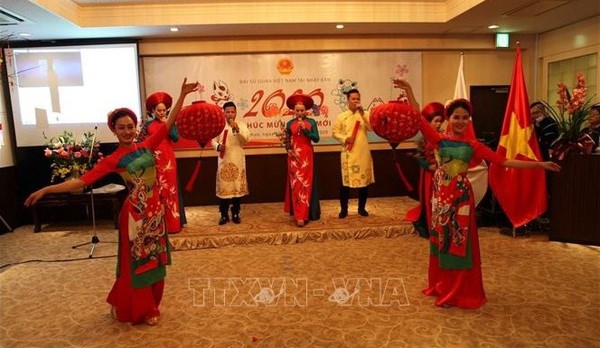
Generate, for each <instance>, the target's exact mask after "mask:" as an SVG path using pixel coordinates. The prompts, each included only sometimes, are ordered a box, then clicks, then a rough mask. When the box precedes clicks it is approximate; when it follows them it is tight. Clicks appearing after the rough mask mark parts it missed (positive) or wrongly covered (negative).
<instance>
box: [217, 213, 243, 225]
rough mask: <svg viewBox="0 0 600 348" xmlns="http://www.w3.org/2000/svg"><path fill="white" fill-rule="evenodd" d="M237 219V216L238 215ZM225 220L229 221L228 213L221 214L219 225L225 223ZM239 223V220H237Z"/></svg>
mask: <svg viewBox="0 0 600 348" xmlns="http://www.w3.org/2000/svg"><path fill="white" fill-rule="evenodd" d="M238 220H239V217H238ZM227 222H229V215H224V214H221V218H220V219H219V225H225V224H226V223H227ZM234 222H235V220H234ZM237 223H238V224H239V222H237Z"/></svg>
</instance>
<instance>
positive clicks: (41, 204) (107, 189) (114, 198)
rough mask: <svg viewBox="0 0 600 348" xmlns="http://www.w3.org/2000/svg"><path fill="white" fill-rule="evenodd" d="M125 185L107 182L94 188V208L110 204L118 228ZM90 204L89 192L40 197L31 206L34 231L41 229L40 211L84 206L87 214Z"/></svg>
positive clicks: (53, 194) (51, 194) (52, 194)
mask: <svg viewBox="0 0 600 348" xmlns="http://www.w3.org/2000/svg"><path fill="white" fill-rule="evenodd" d="M125 192H126V191H125V186H122V185H116V184H109V185H106V186H103V187H101V188H97V189H94V208H96V207H97V206H99V205H110V207H111V209H112V214H113V219H114V223H115V228H119V210H120V209H121V204H122V203H123V200H124V198H125ZM91 204H92V197H91V193H90V192H89V191H88V192H83V193H50V194H47V195H45V196H44V197H42V198H41V199H40V200H39V201H37V202H36V204H34V205H33V206H32V213H33V222H34V228H33V231H34V232H39V231H41V229H42V227H41V226H42V221H41V220H42V219H41V215H42V214H41V211H42V210H45V209H50V208H52V207H60V206H85V207H86V211H87V213H88V216H89V208H90V206H91Z"/></svg>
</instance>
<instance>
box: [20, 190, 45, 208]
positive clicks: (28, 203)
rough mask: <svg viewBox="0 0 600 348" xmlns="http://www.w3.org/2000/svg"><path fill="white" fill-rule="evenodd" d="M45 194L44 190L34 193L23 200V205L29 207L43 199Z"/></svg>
mask: <svg viewBox="0 0 600 348" xmlns="http://www.w3.org/2000/svg"><path fill="white" fill-rule="evenodd" d="M45 194H46V191H45V190H44V188H42V189H40V190H37V191H35V192H34V193H32V194H30V195H29V197H27V199H26V200H25V203H24V205H25V206H26V207H31V206H32V205H34V204H35V203H36V202H37V201H39V200H40V199H41V198H42V197H44V195H45Z"/></svg>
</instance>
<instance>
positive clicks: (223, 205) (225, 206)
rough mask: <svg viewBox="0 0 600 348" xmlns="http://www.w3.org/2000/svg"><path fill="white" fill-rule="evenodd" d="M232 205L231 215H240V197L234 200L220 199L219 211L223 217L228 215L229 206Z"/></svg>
mask: <svg viewBox="0 0 600 348" xmlns="http://www.w3.org/2000/svg"><path fill="white" fill-rule="evenodd" d="M230 204H231V214H239V213H240V209H241V206H240V197H234V198H220V199H219V211H220V212H221V215H227V211H228V210H229V205H230Z"/></svg>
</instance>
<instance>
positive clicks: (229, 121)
mask: <svg viewBox="0 0 600 348" xmlns="http://www.w3.org/2000/svg"><path fill="white" fill-rule="evenodd" d="M232 122H233V118H231V117H229V118H227V124H228V125H229V127H231V131H232V132H233V134H235V133H237V128H233V127H232V126H231V123H232Z"/></svg>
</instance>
